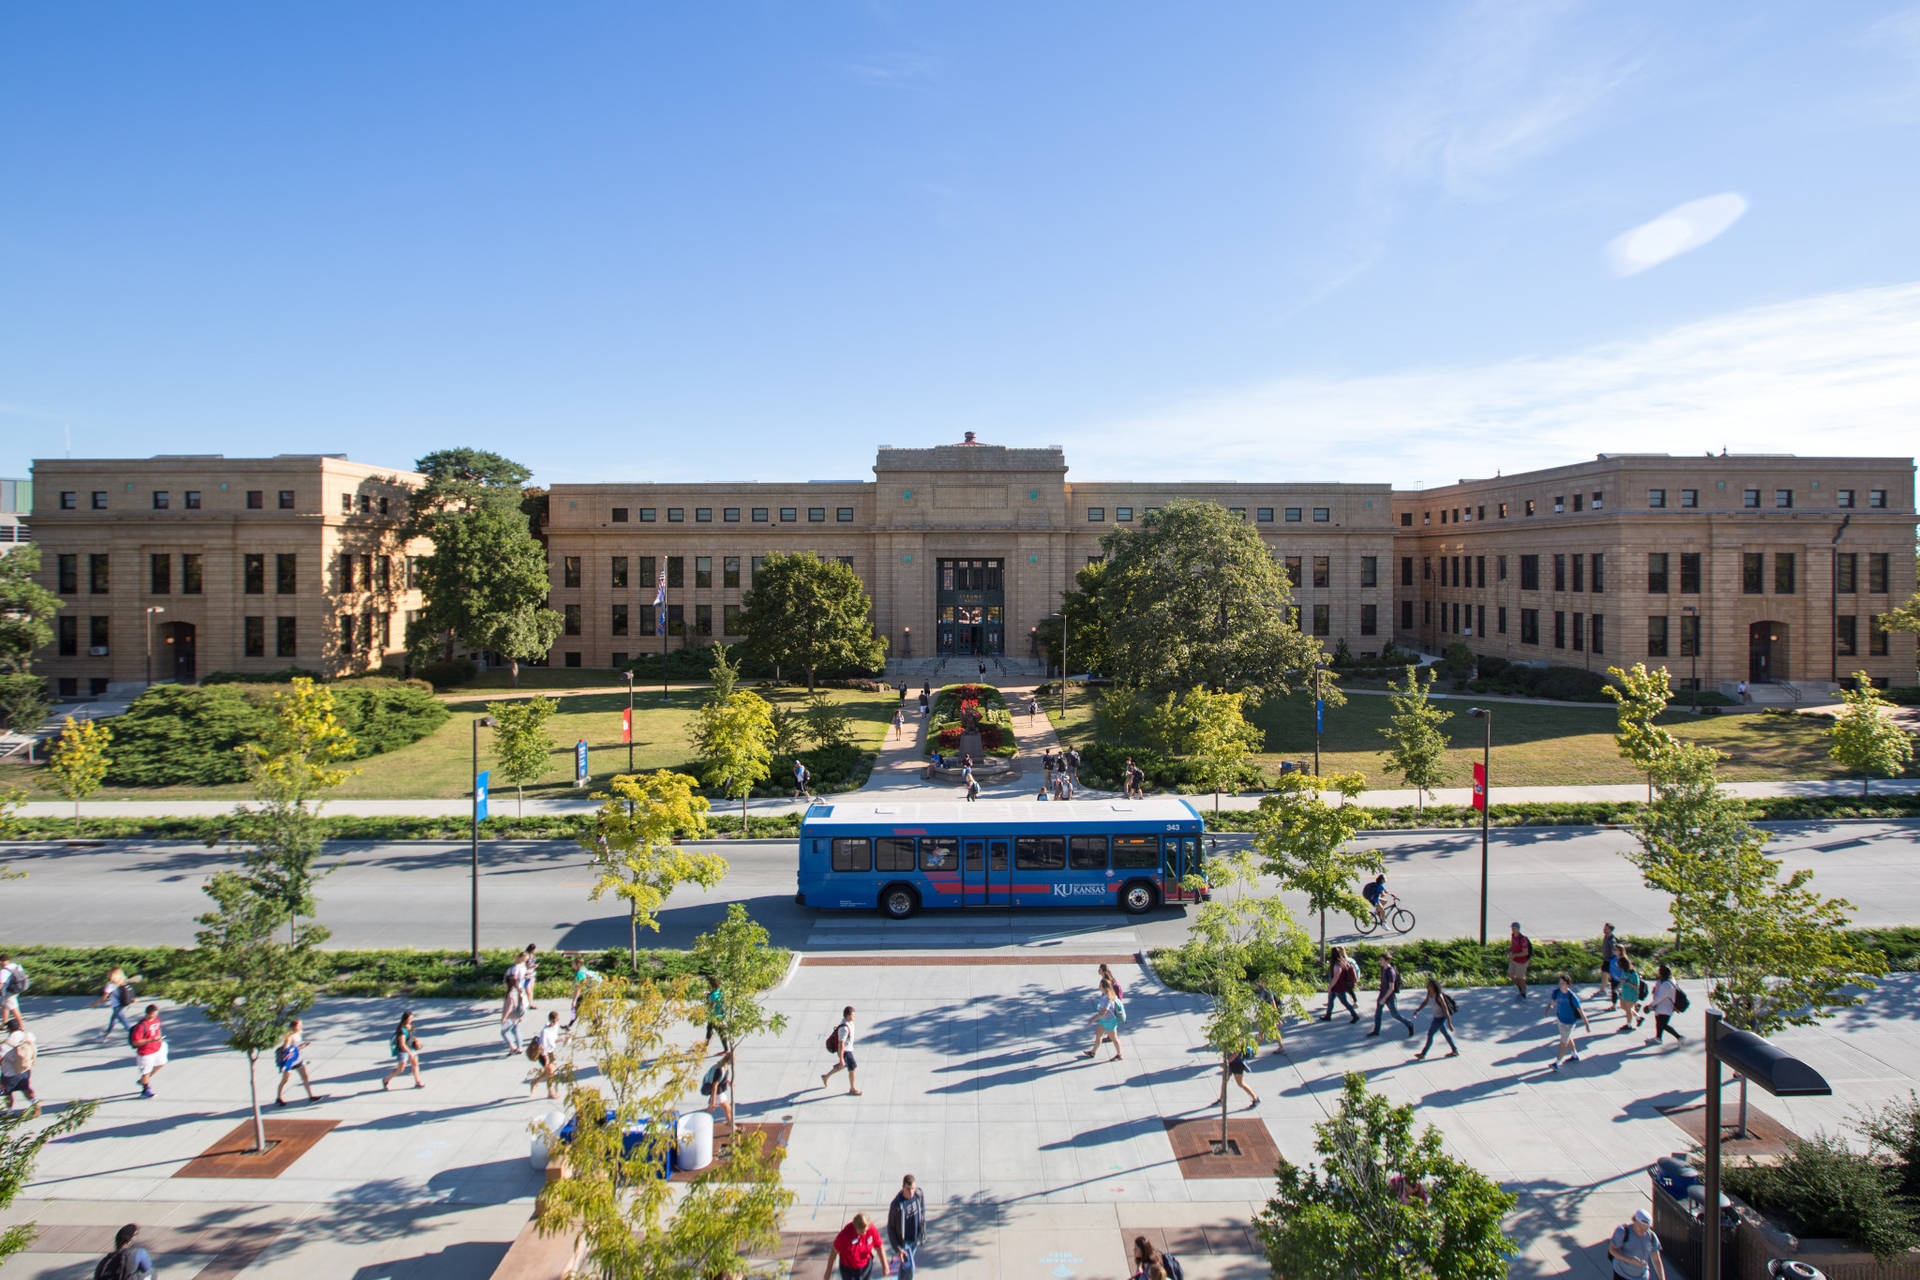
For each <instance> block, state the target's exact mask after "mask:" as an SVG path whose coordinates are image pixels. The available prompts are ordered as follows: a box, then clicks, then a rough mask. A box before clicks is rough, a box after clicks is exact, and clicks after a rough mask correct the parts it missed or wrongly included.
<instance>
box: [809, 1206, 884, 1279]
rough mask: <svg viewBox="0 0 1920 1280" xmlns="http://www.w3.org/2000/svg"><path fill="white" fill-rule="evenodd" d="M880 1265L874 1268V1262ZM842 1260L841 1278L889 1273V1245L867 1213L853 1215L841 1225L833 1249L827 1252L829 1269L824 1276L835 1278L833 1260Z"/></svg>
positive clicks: (869, 1277) (866, 1276) (866, 1277)
mask: <svg viewBox="0 0 1920 1280" xmlns="http://www.w3.org/2000/svg"><path fill="white" fill-rule="evenodd" d="M876 1260H878V1262H879V1264H880V1266H879V1269H878V1270H875V1269H874V1265H873V1264H874V1262H875V1261H876ZM836 1261H837V1262H839V1264H840V1280H875V1278H876V1277H879V1276H884V1275H886V1274H887V1246H886V1245H885V1244H883V1243H882V1242H881V1240H880V1232H879V1229H878V1228H876V1227H875V1226H874V1225H873V1223H872V1222H870V1221H868V1220H867V1215H866V1214H864V1213H856V1214H854V1215H853V1221H852V1222H849V1223H848V1224H847V1225H846V1226H844V1227H842V1228H840V1234H839V1235H837V1236H835V1237H834V1238H833V1252H832V1253H831V1254H829V1255H827V1269H826V1270H825V1271H824V1272H822V1273H821V1277H820V1280H833V1264H834V1263H835V1262H836Z"/></svg>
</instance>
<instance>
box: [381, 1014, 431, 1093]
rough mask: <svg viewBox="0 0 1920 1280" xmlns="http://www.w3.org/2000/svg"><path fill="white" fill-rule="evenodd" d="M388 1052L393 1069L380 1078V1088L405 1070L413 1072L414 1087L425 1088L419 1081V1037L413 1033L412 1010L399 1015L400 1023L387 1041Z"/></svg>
mask: <svg viewBox="0 0 1920 1280" xmlns="http://www.w3.org/2000/svg"><path fill="white" fill-rule="evenodd" d="M388 1052H390V1053H392V1054H393V1070H391V1071H389V1072H387V1074H386V1075H385V1076H384V1077H382V1078H381V1080H380V1087H381V1088H382V1089H384V1088H386V1087H387V1086H388V1085H390V1084H392V1083H393V1078H394V1077H395V1076H397V1075H399V1074H401V1073H402V1072H405V1071H411V1072H413V1087H414V1088H416V1089H424V1088H426V1086H425V1085H423V1084H421V1083H420V1038H419V1037H418V1036H416V1035H414V1034H413V1010H411V1009H409V1010H407V1011H406V1012H405V1013H403V1014H401V1015H400V1025H399V1026H397V1027H395V1028H394V1029H393V1036H392V1038H391V1039H390V1040H389V1041H388Z"/></svg>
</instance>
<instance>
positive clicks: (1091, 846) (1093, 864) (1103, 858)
mask: <svg viewBox="0 0 1920 1280" xmlns="http://www.w3.org/2000/svg"><path fill="white" fill-rule="evenodd" d="M1067 866H1068V868H1069V869H1070V870H1073V871H1105V870H1106V869H1107V838H1106V837H1105V836H1074V837H1072V839H1071V840H1070V841H1069V842H1068V846H1067Z"/></svg>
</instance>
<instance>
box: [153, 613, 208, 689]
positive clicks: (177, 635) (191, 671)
mask: <svg viewBox="0 0 1920 1280" xmlns="http://www.w3.org/2000/svg"><path fill="white" fill-rule="evenodd" d="M160 640H161V644H162V646H163V649H162V652H163V654H164V657H163V659H162V661H161V664H160V669H161V670H162V671H171V672H172V673H173V679H174V680H176V681H178V682H179V683H181V684H192V683H193V682H194V681H195V680H196V679H198V678H199V675H198V671H197V667H196V659H195V657H194V652H193V640H194V631H193V624H192V623H191V622H169V623H168V624H167V625H166V626H164V627H162V628H160Z"/></svg>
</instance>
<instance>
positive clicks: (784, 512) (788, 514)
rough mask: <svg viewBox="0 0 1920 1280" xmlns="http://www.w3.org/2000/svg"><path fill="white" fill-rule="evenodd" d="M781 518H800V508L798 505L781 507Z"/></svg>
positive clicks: (789, 519) (790, 519)
mask: <svg viewBox="0 0 1920 1280" xmlns="http://www.w3.org/2000/svg"><path fill="white" fill-rule="evenodd" d="M780 518H781V519H782V520H788V521H792V520H798V519H799V518H800V509H799V508H798V507H782V508H780Z"/></svg>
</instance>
